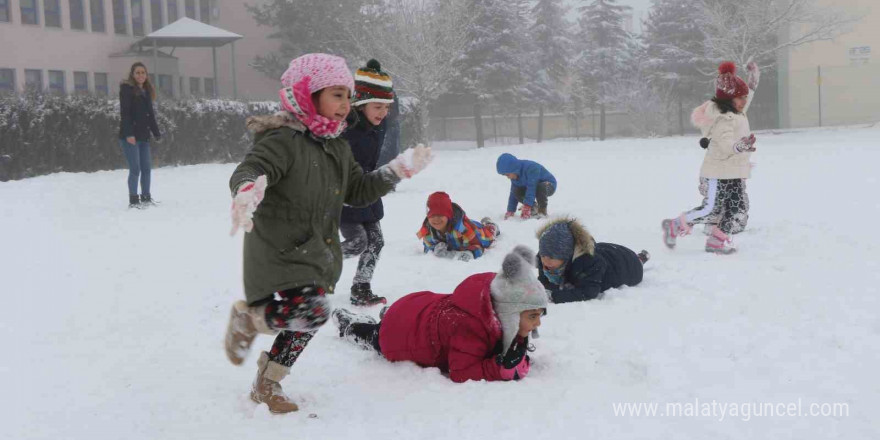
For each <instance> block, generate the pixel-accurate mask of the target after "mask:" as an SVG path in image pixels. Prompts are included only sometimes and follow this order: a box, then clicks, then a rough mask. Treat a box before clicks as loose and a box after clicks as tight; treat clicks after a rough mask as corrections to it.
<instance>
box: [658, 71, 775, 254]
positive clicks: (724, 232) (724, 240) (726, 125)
mask: <svg viewBox="0 0 880 440" xmlns="http://www.w3.org/2000/svg"><path fill="white" fill-rule="evenodd" d="M718 73H719V74H718V78H717V79H716V80H715V98H713V99H712V100H710V101H706V102H705V103H703V104H702V105H701V106H699V107H697V108H696V109H695V110H694V112H693V113H692V114H691V122H693V124H694V125H695V126H697V127H698V128H699V129H700V130H701V131H702V133H703V137H705V138H708V140H709V146H708V149H707V151H706V157H705V159H703V166H702V167H701V168H700V177H701V178H703V179H706V181H707V186H708V189H707V195H706V197H705V198H704V200H703V204H702V205H700V206H698V207H696V208H694V209H692V210H690V211H687V212H684V213H682V214H681V215H679V216H678V217H677V218H670V219H665V220H663V223H662V227H663V238H664V241H665V243H666V246H667V247H669V248H670V249H671V248H674V247H675V240H676V238H677V237H681V236H684V235H687V234H689V233H690V231H691V227H692V226H693V225H694V224H697V223H711V222H713V221H715V220H717V222H718V223H717V225H715V226H713V227H712V229H711V233H710V234H709V237H708V238H707V240H706V252H713V253H719V254H730V253H733V252H735V251H736V247H735V246H734V245H733V242H732V241H731V239H730V234H731V231H732V230H733V229H734V228H735V225H736V218H737V216H738V215H740V214H741V211H743V212H742V213H743V214H744V213H745V212H744V211H745V210H746V207H745V205H746V203H747V201H746V197H745V179H747V178H749V175H750V173H751V163H750V162H749V157H750V156H751V153H752V152H754V151H755V135H754V134H752V132H751V129H750V128H749V119H748V117H747V116H746V111H747V110H748V107H749V104H750V103H751V101H752V97H753V96H754V90H755V88H757V85H758V77H759V72H758V67H757V65H756V64H755V63H749V65H748V73H749V78H748V84H747V83H746V82H745V81H743V80H742V79H741V78H740V77H738V76H737V75H736V65H735V64H733V63H732V62H725V63H722V64H721V65H720V66H719V67H718Z"/></svg>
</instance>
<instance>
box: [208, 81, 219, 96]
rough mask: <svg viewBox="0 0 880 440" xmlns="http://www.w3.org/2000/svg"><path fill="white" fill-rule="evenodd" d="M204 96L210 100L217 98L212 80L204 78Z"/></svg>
mask: <svg viewBox="0 0 880 440" xmlns="http://www.w3.org/2000/svg"><path fill="white" fill-rule="evenodd" d="M205 95H206V96H208V97H211V98H215V97H216V96H217V89H216V88H214V78H205Z"/></svg>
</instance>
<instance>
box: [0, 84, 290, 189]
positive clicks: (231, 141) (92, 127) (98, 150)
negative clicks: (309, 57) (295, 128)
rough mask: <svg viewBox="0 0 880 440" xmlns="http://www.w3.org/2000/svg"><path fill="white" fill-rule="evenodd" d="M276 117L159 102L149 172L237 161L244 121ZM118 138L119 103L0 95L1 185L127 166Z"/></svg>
mask: <svg viewBox="0 0 880 440" xmlns="http://www.w3.org/2000/svg"><path fill="white" fill-rule="evenodd" d="M276 110H277V105H276V104H274V103H270V102H256V103H243V102H237V101H223V100H182V101H173V100H161V101H159V102H157V104H156V114H157V120H158V122H159V129H160V131H161V132H162V140H161V141H159V142H153V143H152V145H151V146H152V152H153V161H154V166H162V165H186V164H197V163H208V162H231V161H237V160H240V159H241V158H242V157H243V156H244V153H245V152H246V151H247V149H248V148H249V147H250V145H251V138H250V137H249V135H248V133H247V130H246V129H245V123H244V121H245V118H246V117H247V116H250V115H257V114H265V113H271V112H274V111H276ZM118 132H119V102H118V101H117V100H116V99H108V98H107V97H99V96H92V95H76V96H73V95H71V96H57V95H47V94H26V95H4V96H0V181H6V180H13V179H22V178H25V177H32V176H39V175H43V174H49V173H55V172H60V171H69V172H78V171H98V170H108V169H116V168H121V167H125V166H126V165H125V158H124V156H123V154H122V151H121V150H120V148H119V141H118Z"/></svg>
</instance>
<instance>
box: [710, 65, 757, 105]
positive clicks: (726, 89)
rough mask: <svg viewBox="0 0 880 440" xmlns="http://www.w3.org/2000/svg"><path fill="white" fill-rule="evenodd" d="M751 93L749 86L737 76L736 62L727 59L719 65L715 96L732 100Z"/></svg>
mask: <svg viewBox="0 0 880 440" xmlns="http://www.w3.org/2000/svg"><path fill="white" fill-rule="evenodd" d="M748 94H749V86H748V85H747V84H746V82H745V81H743V80H742V78H740V77H738V76H736V64H734V63H733V62H732V61H725V62H723V63H721V65H720V66H718V78H715V97H716V98H718V99H727V100H731V99H733V98H737V97H740V96H746V95H748Z"/></svg>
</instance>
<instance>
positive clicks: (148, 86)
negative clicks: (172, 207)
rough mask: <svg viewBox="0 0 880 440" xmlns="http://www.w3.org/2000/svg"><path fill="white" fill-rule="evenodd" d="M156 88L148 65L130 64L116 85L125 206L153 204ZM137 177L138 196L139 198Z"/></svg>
mask: <svg viewBox="0 0 880 440" xmlns="http://www.w3.org/2000/svg"><path fill="white" fill-rule="evenodd" d="M154 99H156V89H155V88H153V84H152V83H151V82H150V77H149V76H148V75H147V67H146V66H144V64H143V63H141V62H137V63H134V64H132V65H131V69H129V72H128V78H127V79H126V80H125V81H123V82H122V83H121V84H120V85H119V113H120V115H119V116H120V117H119V146H120V147H122V151H123V152H124V153H125V159H126V160H127V161H128V207H129V208H143V207H146V206H149V205H153V204H154V203H153V198H152V197H151V196H150V170H151V168H152V166H151V163H150V133H151V132H152V134H153V136H154V137H155V138H156V140H159V137H160V134H159V125H158V124H156V115H155V113H154V111H153V100H154ZM138 177H140V182H141V195H140V197H138Z"/></svg>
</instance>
